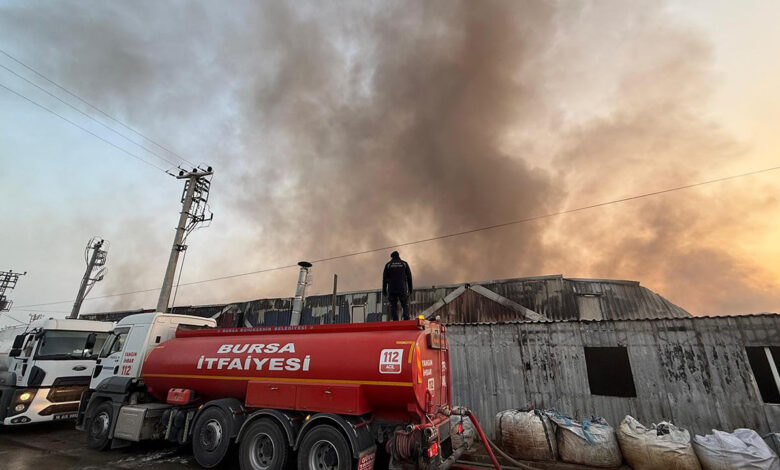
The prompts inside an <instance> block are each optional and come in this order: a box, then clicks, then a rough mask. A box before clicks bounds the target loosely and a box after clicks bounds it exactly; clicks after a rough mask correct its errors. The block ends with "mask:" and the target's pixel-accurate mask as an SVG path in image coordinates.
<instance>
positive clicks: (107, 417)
mask: <svg viewBox="0 0 780 470" xmlns="http://www.w3.org/2000/svg"><path fill="white" fill-rule="evenodd" d="M113 417H114V407H113V406H111V402H108V401H104V402H103V403H101V404H100V405H98V407H97V408H96V409H95V413H94V414H93V415H92V418H90V419H89V421H88V422H87V447H89V448H90V449H97V450H106V448H108V445H109V444H110V443H111V439H109V438H108V436H109V433H110V431H111V424H112V423H111V421H112V419H113Z"/></svg>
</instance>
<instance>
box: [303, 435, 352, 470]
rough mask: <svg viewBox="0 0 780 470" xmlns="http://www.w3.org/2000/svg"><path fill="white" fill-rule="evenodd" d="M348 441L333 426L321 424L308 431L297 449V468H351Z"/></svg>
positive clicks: (309, 469) (305, 469)
mask: <svg viewBox="0 0 780 470" xmlns="http://www.w3.org/2000/svg"><path fill="white" fill-rule="evenodd" d="M352 468H353V465H352V453H351V452H350V450H349V442H347V438H346V437H344V435H343V434H341V433H340V432H339V431H338V430H336V429H334V428H333V426H328V425H327V424H321V425H319V426H316V427H315V428H314V429H312V430H311V431H309V432H308V433H307V434H306V436H304V438H303V442H301V447H300V449H299V451H298V470H351V469H352Z"/></svg>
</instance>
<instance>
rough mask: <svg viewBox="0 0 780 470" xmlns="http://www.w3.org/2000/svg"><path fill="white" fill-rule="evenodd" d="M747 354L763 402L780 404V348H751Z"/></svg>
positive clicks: (746, 349) (746, 350) (747, 350)
mask: <svg viewBox="0 0 780 470" xmlns="http://www.w3.org/2000/svg"><path fill="white" fill-rule="evenodd" d="M745 352H747V357H748V362H750V368H751V369H753V376H754V377H755V378H756V384H758V390H759V392H761V400H763V401H764V403H780V375H779V374H778V368H777V366H778V364H780V347H768V348H762V347H749V348H745Z"/></svg>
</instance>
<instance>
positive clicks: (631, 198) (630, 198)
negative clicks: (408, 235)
mask: <svg viewBox="0 0 780 470" xmlns="http://www.w3.org/2000/svg"><path fill="white" fill-rule="evenodd" d="M777 170H780V166H774V167H770V168H763V169H760V170H754V171H749V172H747V173H740V174H737V175H731V176H724V177H721V178H715V179H711V180H706V181H700V182H698V183H692V184H686V185H683V186H676V187H673V188H667V189H661V190H658V191H652V192H649V193H643V194H637V195H635V196H628V197H624V198H620V199H612V200H610V201H604V202H599V203H597V204H590V205H587V206H581V207H576V208H573V209H565V210H561V211H557V212H550V213H547V214H541V215H535V216H531V217H525V218H522V219H517V220H513V221H509V222H504V223H501V224H494V225H487V226H483V227H479V228H474V229H470V230H464V231H461V232H453V233H448V234H445V235H438V236H435V237H430V238H423V239H420V240H414V241H410V242H404V243H397V244H395V245H387V246H383V247H381V248H371V249H369V250H363V251H355V252H352V253H346V254H342V255H337V256H330V257H327V258H320V259H316V260H313V261H312V262H313V263H322V262H325V261H333V260H337V259H343V258H350V257H353V256H360V255H365V254H369V253H375V252H377V251H385V250H389V249H392V248H401V247H404V246H411V245H417V244H420V243H427V242H431V241H435V240H443V239H447V238H453V237H459V236H462V235H468V234H470V233H476V232H482V231H486V230H493V229H497V228H501V227H507V226H510V225H518V224H522V223H526V222H532V221H535V220H540V219H546V218H551V217H557V216H560V215H565V214H571V213H574V212H582V211H586V210H589V209H595V208H598V207H604V206H608V205H611V204H619V203H622V202H628V201H634V200H637V199H643V198H648V197H652V196H658V195H661V194H666V193H671V192H674V191H681V190H684V189H691V188H695V187H698V186H705V185H708V184H713V183H720V182H723V181H728V180H733V179H737V178H744V177H747V176H753V175H757V174H760V173H767V172H770V171H777ZM297 266H298V265H297V263H296V264H288V265H285V266H277V267H273V268H265V269H259V270H256V271H248V272H244V273H237V274H229V275H226V276H220V277H213V278H210V279H201V280H199V281H191V282H184V283H181V284H180V285H182V286H192V285H196V284H203V283H206V282H214V281H222V280H225V279H233V278H237V277H242V276H251V275H254V274H261V273H268V272H272V271H280V270H282V269H288V268H294V267H297ZM159 290H160V288H159V287H157V288H152V289H143V290H137V291H132V292H119V293H116V294H107V295H102V296H96V297H92V298H91V299H87V300H95V299H104V298H109V297H119V296H123V295H132V294H142V293H144V292H154V291H159ZM67 302H73V300H72V299H71V300H63V301H60V302H47V303H42V304H32V305H22V306H20V308H21V307H39V306H45V305H56V304H62V303H67Z"/></svg>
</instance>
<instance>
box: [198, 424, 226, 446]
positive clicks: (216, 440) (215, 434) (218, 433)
mask: <svg viewBox="0 0 780 470" xmlns="http://www.w3.org/2000/svg"><path fill="white" fill-rule="evenodd" d="M199 441H200V444H201V446H202V447H203V448H204V449H205V450H207V451H209V452H211V451H213V450H214V449H216V448H217V447H219V444H220V443H221V442H222V424H220V422H219V421H217V420H216V419H210V420H208V421H206V424H204V425H203V428H201V431H200V436H199Z"/></svg>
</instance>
